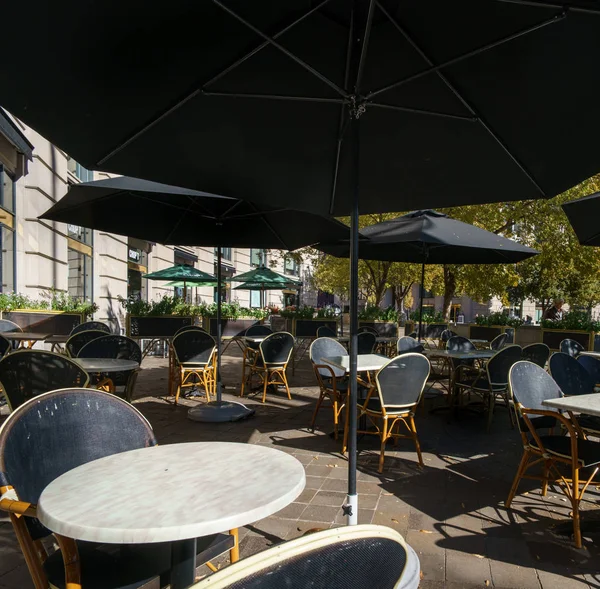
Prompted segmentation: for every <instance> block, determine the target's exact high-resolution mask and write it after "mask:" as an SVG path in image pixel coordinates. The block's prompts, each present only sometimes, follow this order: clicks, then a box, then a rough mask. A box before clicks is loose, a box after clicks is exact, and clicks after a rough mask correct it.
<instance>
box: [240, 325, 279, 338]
mask: <svg viewBox="0 0 600 589" xmlns="http://www.w3.org/2000/svg"><path fill="white" fill-rule="evenodd" d="M272 333H273V330H272V329H271V328H270V327H269V326H267V325H253V326H252V327H249V328H248V329H246V333H245V335H247V336H252V335H271V334H272Z"/></svg>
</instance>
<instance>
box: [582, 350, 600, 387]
mask: <svg viewBox="0 0 600 589" xmlns="http://www.w3.org/2000/svg"><path fill="white" fill-rule="evenodd" d="M577 362H579V364H581V365H582V366H583V367H584V368H585V370H586V372H587V373H588V374H589V375H590V376H591V377H592V380H593V381H594V383H595V384H594V388H595V389H596V390H597V389H598V387H600V359H598V358H594V356H584V355H579V356H577Z"/></svg>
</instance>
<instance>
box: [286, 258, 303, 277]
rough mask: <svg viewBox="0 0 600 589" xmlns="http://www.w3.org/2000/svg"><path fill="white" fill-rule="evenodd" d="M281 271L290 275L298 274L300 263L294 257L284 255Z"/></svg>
mask: <svg viewBox="0 0 600 589" xmlns="http://www.w3.org/2000/svg"><path fill="white" fill-rule="evenodd" d="M283 271H284V273H285V274H289V275H291V276H299V275H300V264H298V262H296V260H295V259H294V258H290V257H286V258H285V260H284V262H283Z"/></svg>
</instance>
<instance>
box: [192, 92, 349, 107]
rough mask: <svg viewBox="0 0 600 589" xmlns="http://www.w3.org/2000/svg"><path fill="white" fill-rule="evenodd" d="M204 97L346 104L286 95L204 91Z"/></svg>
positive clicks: (342, 101) (320, 97) (333, 99)
mask: <svg viewBox="0 0 600 589" xmlns="http://www.w3.org/2000/svg"><path fill="white" fill-rule="evenodd" d="M202 94H203V96H223V97H226V98H261V99H265V98H266V99H268V100H290V101H296V102H325V103H332V104H345V103H346V101H345V100H344V99H343V98H324V97H322V96H289V95H286V94H256V93H250V92H213V91H212V90H206V91H204V90H203V91H202Z"/></svg>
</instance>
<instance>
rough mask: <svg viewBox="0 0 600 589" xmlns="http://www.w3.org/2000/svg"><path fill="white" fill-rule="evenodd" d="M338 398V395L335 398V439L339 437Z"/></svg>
mask: <svg viewBox="0 0 600 589" xmlns="http://www.w3.org/2000/svg"><path fill="white" fill-rule="evenodd" d="M338 422H339V418H338V400H337V397H335V398H334V399H333V439H334V440H337V439H338V429H339V428H338Z"/></svg>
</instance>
